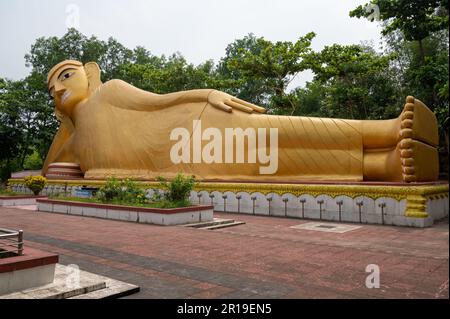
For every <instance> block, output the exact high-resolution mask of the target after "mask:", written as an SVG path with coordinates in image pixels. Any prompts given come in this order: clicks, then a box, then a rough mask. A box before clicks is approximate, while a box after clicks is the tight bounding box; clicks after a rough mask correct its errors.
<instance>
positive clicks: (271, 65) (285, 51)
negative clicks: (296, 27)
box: [224, 32, 315, 113]
mask: <svg viewBox="0 0 450 319" xmlns="http://www.w3.org/2000/svg"><path fill="white" fill-rule="evenodd" d="M314 37H315V34H314V32H310V33H308V34H306V35H305V36H303V37H300V38H299V39H298V40H297V41H296V42H295V43H292V42H289V41H277V42H275V43H272V42H270V41H267V40H265V39H264V38H254V37H253V36H252V35H250V36H249V37H247V38H244V39H243V40H242V41H241V42H237V43H235V45H234V46H232V47H229V49H228V50H229V51H230V52H232V55H230V56H227V58H226V59H225V60H224V61H226V68H227V69H228V71H229V72H235V73H236V74H237V75H239V76H240V77H241V78H242V79H243V80H250V83H257V84H258V85H260V86H262V88H264V89H263V92H264V93H265V94H266V96H270V99H269V100H268V106H271V107H273V108H286V109H289V110H291V113H293V112H294V111H295V104H294V103H293V101H292V100H291V99H290V97H289V95H287V94H286V89H287V86H288V85H289V83H290V82H291V81H292V80H293V79H294V78H295V77H296V76H297V74H298V73H300V72H301V71H304V70H306V69H308V63H307V60H306V58H307V57H308V54H309V53H310V52H311V41H312V39H313V38H314ZM249 44H251V46H252V47H253V49H251V50H248V49H247V48H246V47H245V46H248V45H249ZM247 87H248V86H247ZM263 92H261V93H263ZM238 95H239V94H238Z"/></svg>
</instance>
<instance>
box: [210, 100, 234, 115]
mask: <svg viewBox="0 0 450 319" xmlns="http://www.w3.org/2000/svg"><path fill="white" fill-rule="evenodd" d="M214 107H217V108H218V109H220V110H222V111H225V112H228V113H231V112H232V109H231V107H229V106H228V105H226V104H225V103H223V102H220V103H217V104H214Z"/></svg>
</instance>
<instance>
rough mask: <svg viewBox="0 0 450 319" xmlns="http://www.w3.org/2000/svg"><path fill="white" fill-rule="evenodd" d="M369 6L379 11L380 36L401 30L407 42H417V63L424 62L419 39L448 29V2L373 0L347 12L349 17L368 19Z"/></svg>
mask: <svg viewBox="0 0 450 319" xmlns="http://www.w3.org/2000/svg"><path fill="white" fill-rule="evenodd" d="M370 5H376V6H378V9H379V15H380V16H379V18H380V20H382V21H384V22H385V24H384V27H383V31H382V34H383V35H387V34H389V33H392V32H395V31H401V32H402V33H403V35H404V37H405V39H406V40H407V41H418V43H419V52H420V60H421V62H422V63H424V62H425V50H424V47H423V39H425V38H427V37H428V36H429V35H431V34H432V33H434V32H437V31H440V30H444V29H447V28H448V0H373V1H372V2H370V3H368V4H366V5H360V6H358V7H357V8H356V9H355V10H353V11H351V12H350V16H351V17H358V18H360V17H372V15H373V12H371V11H370V10H366V8H370V7H371V6H370Z"/></svg>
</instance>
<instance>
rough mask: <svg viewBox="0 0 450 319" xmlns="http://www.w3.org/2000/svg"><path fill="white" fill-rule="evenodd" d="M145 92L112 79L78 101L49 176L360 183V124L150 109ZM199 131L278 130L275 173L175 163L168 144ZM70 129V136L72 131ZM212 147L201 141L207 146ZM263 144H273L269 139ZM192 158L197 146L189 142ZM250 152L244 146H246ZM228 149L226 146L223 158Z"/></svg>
mask: <svg viewBox="0 0 450 319" xmlns="http://www.w3.org/2000/svg"><path fill="white" fill-rule="evenodd" d="M146 94H147V95H148V94H151V93H148V92H145V91H142V90H139V89H137V88H135V87H133V86H131V85H129V84H126V83H125V82H123V81H118V80H114V81H110V82H107V83H105V84H103V85H102V86H101V87H100V88H99V89H97V90H96V91H95V92H94V93H93V94H92V95H91V96H90V97H89V99H88V100H86V101H85V102H83V103H80V104H79V105H78V106H77V108H76V110H75V113H74V128H73V131H71V130H69V129H68V128H67V127H66V126H65V125H64V124H62V125H61V127H60V129H59V131H58V133H57V135H56V137H55V139H54V141H53V144H52V146H51V149H50V151H49V154H48V156H47V159H46V162H45V165H44V169H43V171H44V173H45V171H46V169H47V166H48V164H50V163H53V162H74V163H79V164H80V166H81V169H82V170H83V172H84V173H85V178H88V179H105V178H107V177H108V176H116V177H118V178H125V177H128V178H133V179H154V178H155V177H157V176H164V177H168V178H170V177H173V176H175V175H176V174H177V173H179V172H183V173H185V174H193V175H195V176H196V177H197V178H198V179H201V180H223V181H233V180H234V181H246V180H247V181H255V180H257V181H280V182H289V181H300V180H347V181H362V180H363V141H362V122H361V121H353V120H342V119H330V118H315V117H297V116H277V115H266V114H255V113H253V114H247V113H244V112H241V111H236V110H234V111H233V112H232V113H226V112H223V111H221V110H219V109H217V108H214V107H213V106H211V105H209V104H208V103H207V102H206V100H205V101H193V102H188V103H175V104H173V105H170V106H165V107H158V105H156V106H155V105H152V106H151V107H150V106H149V107H147V106H146V102H145V101H146V98H147V96H146ZM194 120H201V125H202V129H203V130H205V129H207V128H217V129H219V130H220V131H221V133H222V136H225V129H226V128H242V129H243V130H245V129H247V128H253V129H255V130H256V131H257V129H258V128H266V129H267V132H269V129H270V128H277V129H278V169H277V171H276V172H275V173H274V174H269V175H265V174H260V167H262V166H266V165H267V164H262V163H259V161H258V158H257V162H256V163H248V162H245V163H225V162H222V163H211V164H207V163H204V162H201V163H193V162H192V160H191V161H190V163H179V164H174V163H173V162H172V161H171V158H170V151H171V148H172V147H173V145H174V144H175V143H177V141H174V140H170V134H171V131H172V130H173V129H174V128H185V129H187V130H188V131H189V133H190V135H192V132H193V121H194ZM69 131H71V132H69ZM208 142H209V141H205V140H204V141H202V146H205V145H206V144H208ZM266 143H269V138H267V141H266ZM189 147H190V154H191V158H192V155H193V151H194V150H193V143H190V146H189ZM245 149H247V141H246V143H245ZM225 151H226V146H225V145H224V141H222V155H223V158H224V157H225V155H224V154H225Z"/></svg>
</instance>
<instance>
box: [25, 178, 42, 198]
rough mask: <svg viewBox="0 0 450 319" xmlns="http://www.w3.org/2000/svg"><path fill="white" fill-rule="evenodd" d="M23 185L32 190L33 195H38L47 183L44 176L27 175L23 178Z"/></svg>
mask: <svg viewBox="0 0 450 319" xmlns="http://www.w3.org/2000/svg"><path fill="white" fill-rule="evenodd" d="M24 181H25V185H26V186H27V187H28V188H29V189H30V190H31V191H32V192H33V194H34V195H36V196H37V195H39V193H40V192H41V191H42V190H43V189H44V187H45V185H46V184H47V179H46V178H45V177H44V176H31V175H30V176H28V177H25V178H24Z"/></svg>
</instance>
